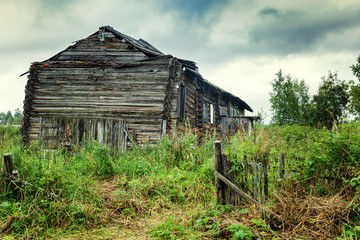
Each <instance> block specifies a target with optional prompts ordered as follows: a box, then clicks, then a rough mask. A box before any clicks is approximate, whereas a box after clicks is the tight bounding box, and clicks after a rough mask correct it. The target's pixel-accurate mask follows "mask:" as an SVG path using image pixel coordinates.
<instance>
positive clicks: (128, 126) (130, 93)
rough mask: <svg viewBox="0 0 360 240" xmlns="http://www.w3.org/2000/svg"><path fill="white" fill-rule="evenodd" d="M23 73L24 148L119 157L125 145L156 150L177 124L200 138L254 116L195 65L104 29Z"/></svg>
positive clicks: (246, 106) (247, 107)
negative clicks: (87, 146) (71, 148)
mask: <svg viewBox="0 0 360 240" xmlns="http://www.w3.org/2000/svg"><path fill="white" fill-rule="evenodd" d="M27 73H28V81H27V85H26V90H25V92H26V96H25V101H24V120H23V124H22V131H21V132H22V135H23V139H24V141H25V142H31V141H34V140H44V141H55V142H59V143H62V144H65V145H69V144H81V142H82V141H83V140H84V137H85V139H95V140H97V141H98V142H99V143H103V144H106V145H107V146H108V147H110V148H112V149H116V150H118V151H122V150H123V149H124V148H126V145H127V144H128V143H129V141H130V139H132V140H133V141H135V142H137V143H139V144H155V143H156V142H157V141H159V139H160V137H161V136H162V135H165V134H172V132H173V130H174V127H175V124H177V125H178V126H183V125H184V124H185V122H187V121H188V122H189V123H190V125H191V127H192V128H195V129H198V131H199V132H205V131H206V130H209V129H212V128H214V127H216V128H218V129H220V128H221V125H222V129H223V130H227V129H228V128H229V126H230V125H231V124H230V123H229V121H228V119H229V118H233V117H234V118H236V117H237V118H238V117H239V116H243V115H244V113H245V110H248V111H250V112H252V109H251V108H250V107H249V106H248V105H247V104H246V103H245V102H244V101H243V100H241V99H240V98H239V97H236V96H234V95H232V94H230V93H228V92H226V91H224V90H222V89H220V88H219V87H217V86H215V85H213V84H211V83H209V82H208V81H206V80H205V79H204V78H203V77H202V76H201V75H200V74H199V72H198V68H197V66H196V64H195V63H194V62H192V61H188V60H183V59H178V58H176V57H173V56H171V55H166V54H163V53H162V52H160V51H159V50H157V49H156V48H155V47H153V46H152V45H151V44H149V43H148V42H146V41H145V40H142V39H139V40H135V39H134V38H132V37H130V36H127V35H125V34H123V33H120V32H118V31H117V30H115V29H114V28H112V27H110V26H104V27H100V28H99V31H97V32H95V33H94V34H92V35H90V36H89V37H87V38H84V39H82V40H79V41H76V42H75V43H74V44H73V45H72V46H69V47H68V48H67V49H65V50H64V51H62V52H60V53H58V54H56V55H55V56H53V57H51V58H49V59H48V60H45V61H42V62H34V63H32V65H31V66H30V70H29V71H28V72H27ZM245 119H246V118H245ZM251 123H252V121H251ZM177 129H181V128H177Z"/></svg>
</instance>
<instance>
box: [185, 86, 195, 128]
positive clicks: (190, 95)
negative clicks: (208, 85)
mask: <svg viewBox="0 0 360 240" xmlns="http://www.w3.org/2000/svg"><path fill="white" fill-rule="evenodd" d="M186 119H188V120H189V122H190V125H191V126H196V88H195V86H194V85H188V86H187V87H186V99H185V120H186Z"/></svg>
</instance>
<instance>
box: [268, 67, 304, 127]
mask: <svg viewBox="0 0 360 240" xmlns="http://www.w3.org/2000/svg"><path fill="white" fill-rule="evenodd" d="M275 75H276V76H277V78H276V79H274V80H273V82H272V83H271V85H272V88H273V91H272V92H271V93H270V103H271V111H272V113H273V114H272V119H271V121H272V122H273V123H275V124H279V125H284V124H303V123H304V114H305V112H306V109H307V107H308V105H309V99H310V96H309V93H308V92H309V87H308V86H307V85H306V83H305V82H304V80H302V81H300V82H299V81H298V80H297V79H292V78H291V77H290V76H289V75H284V74H283V73H282V71H281V70H280V71H279V72H277V73H276V74H275Z"/></svg>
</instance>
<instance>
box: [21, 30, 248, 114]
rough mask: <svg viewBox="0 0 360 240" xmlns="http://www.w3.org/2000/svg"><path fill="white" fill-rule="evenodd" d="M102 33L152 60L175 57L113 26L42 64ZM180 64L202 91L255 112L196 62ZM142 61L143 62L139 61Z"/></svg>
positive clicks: (185, 61) (187, 61)
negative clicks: (208, 76)
mask: <svg viewBox="0 0 360 240" xmlns="http://www.w3.org/2000/svg"><path fill="white" fill-rule="evenodd" d="M100 31H104V32H111V33H112V34H113V35H114V36H115V37H116V38H118V39H119V40H120V41H122V42H124V43H129V44H130V45H132V46H133V47H134V48H136V49H138V50H139V51H141V52H143V53H144V54H145V55H147V56H148V57H150V58H156V57H173V56H172V55H165V54H164V53H162V52H161V51H159V50H158V49H157V48H155V47H154V46H152V45H151V44H150V43H148V42H147V41H145V40H144V39H141V38H140V39H139V40H136V39H134V38H132V37H130V36H128V35H126V34H124V33H121V32H119V31H117V30H116V29H114V28H113V27H111V26H102V27H100V28H99V30H98V31H96V32H95V33H93V34H91V35H90V36H89V37H87V38H84V39H81V40H78V41H76V42H75V45H72V46H69V47H68V48H66V49H65V50H63V51H61V52H59V53H57V54H56V55H55V56H53V57H51V58H49V59H47V60H45V61H42V62H40V63H45V62H47V61H55V60H57V59H58V57H59V56H60V55H61V54H62V53H63V52H65V51H67V50H68V49H70V48H73V47H76V43H77V42H80V41H83V40H85V39H88V38H91V37H94V36H99V34H100ZM178 60H179V62H180V63H181V65H182V66H183V68H184V71H185V74H190V75H191V76H192V77H194V78H196V82H197V85H198V86H200V88H201V89H202V91H206V90H209V91H212V92H213V93H216V94H218V95H220V96H222V97H223V98H228V99H229V100H230V102H231V103H233V104H234V105H237V106H239V107H240V108H244V109H246V110H248V111H250V112H253V110H252V109H251V107H250V106H249V105H248V104H247V103H246V102H245V101H243V100H241V99H240V98H239V97H237V96H235V95H233V94H231V93H229V92H227V91H225V90H223V89H221V88H219V87H218V86H216V85H214V84H212V83H210V82H209V81H207V80H206V79H204V78H203V77H202V76H201V74H200V73H199V72H198V67H197V65H196V63H195V62H193V61H190V60H185V59H178ZM139 61H142V60H139ZM27 73H29V71H27V72H25V73H23V74H21V75H20V77H21V76H23V75H25V74H27Z"/></svg>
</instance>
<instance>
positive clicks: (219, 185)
mask: <svg viewBox="0 0 360 240" xmlns="http://www.w3.org/2000/svg"><path fill="white" fill-rule="evenodd" d="M214 163H215V172H214V174H215V186H216V197H217V201H218V203H221V204H231V205H234V206H238V205H241V204H243V202H244V200H245V201H247V202H249V203H252V204H256V205H259V204H261V203H262V202H263V201H264V200H265V199H266V198H267V197H269V175H268V172H269V167H270V165H269V161H268V159H257V158H256V157H254V158H253V159H248V156H246V155H245V156H244V159H243V161H236V162H234V161H231V160H230V159H229V158H228V156H227V155H226V154H222V153H221V142H220V141H215V142H214ZM234 164H238V166H235V165H234ZM284 177H285V154H283V153H282V154H281V155H280V160H279V164H278V178H279V185H278V187H281V181H282V180H283V179H284ZM239 179H241V181H239ZM239 182H240V183H239ZM249 183H251V184H249ZM250 185H252V187H249V186H250Z"/></svg>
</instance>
